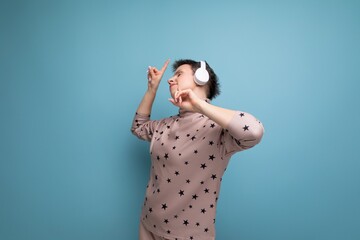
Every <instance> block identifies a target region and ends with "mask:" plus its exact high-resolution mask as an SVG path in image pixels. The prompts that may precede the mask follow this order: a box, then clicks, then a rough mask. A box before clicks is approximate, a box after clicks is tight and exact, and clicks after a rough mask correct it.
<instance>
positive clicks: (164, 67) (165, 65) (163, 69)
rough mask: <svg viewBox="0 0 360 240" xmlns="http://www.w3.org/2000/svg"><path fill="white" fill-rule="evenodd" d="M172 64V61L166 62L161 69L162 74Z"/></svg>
mask: <svg viewBox="0 0 360 240" xmlns="http://www.w3.org/2000/svg"><path fill="white" fill-rule="evenodd" d="M169 63H170V59H168V60H166V62H165V63H164V65H163V66H162V68H161V69H160V71H161V72H165V70H166V68H167V66H168V65H169Z"/></svg>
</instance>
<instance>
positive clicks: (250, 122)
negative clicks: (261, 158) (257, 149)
mask: <svg viewBox="0 0 360 240" xmlns="http://www.w3.org/2000/svg"><path fill="white" fill-rule="evenodd" d="M263 134H264V127H263V125H262V123H261V122H260V121H259V120H257V119H256V118H255V117H254V116H253V115H251V114H250V113H246V112H240V111H237V112H236V113H235V115H234V117H233V118H232V120H231V121H230V123H229V125H228V127H227V128H226V129H224V130H223V131H222V133H221V135H222V142H223V145H224V151H225V152H224V154H225V155H228V154H233V153H235V152H238V151H242V150H246V149H249V148H252V147H254V146H255V145H256V144H258V143H259V142H260V141H261V138H262V136H263Z"/></svg>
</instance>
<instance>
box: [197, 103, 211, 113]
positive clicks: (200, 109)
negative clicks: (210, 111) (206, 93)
mask: <svg viewBox="0 0 360 240" xmlns="http://www.w3.org/2000/svg"><path fill="white" fill-rule="evenodd" d="M208 105H209V103H207V102H206V101H203V100H200V101H199V102H198V103H197V104H196V112H198V113H200V114H205V112H206V111H205V109H206V107H208Z"/></svg>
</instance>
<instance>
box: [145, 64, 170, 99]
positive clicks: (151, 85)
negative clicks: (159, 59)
mask: <svg viewBox="0 0 360 240" xmlns="http://www.w3.org/2000/svg"><path fill="white" fill-rule="evenodd" d="M169 62H170V60H169V59H168V60H166V62H165V63H164V65H163V66H162V68H161V69H160V70H158V69H157V68H156V67H152V66H149V67H148V72H147V73H148V74H147V77H148V89H149V90H150V91H152V92H153V93H156V91H157V89H158V87H159V84H160V81H161V78H162V76H163V75H164V73H165V71H166V68H167V66H168V65H169Z"/></svg>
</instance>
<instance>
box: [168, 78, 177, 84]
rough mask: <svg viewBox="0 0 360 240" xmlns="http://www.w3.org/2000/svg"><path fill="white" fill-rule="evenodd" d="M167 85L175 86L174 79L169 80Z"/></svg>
mask: <svg viewBox="0 0 360 240" xmlns="http://www.w3.org/2000/svg"><path fill="white" fill-rule="evenodd" d="M168 83H169V85H171V84H175V79H174V77H171V78H169V80H168Z"/></svg>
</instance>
